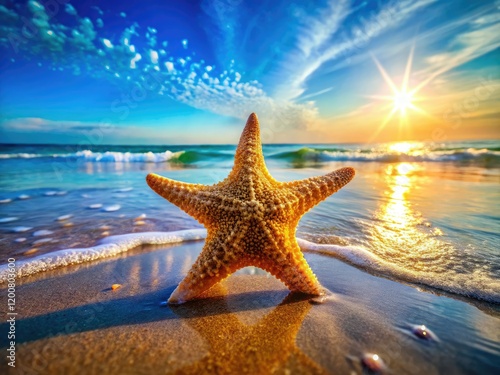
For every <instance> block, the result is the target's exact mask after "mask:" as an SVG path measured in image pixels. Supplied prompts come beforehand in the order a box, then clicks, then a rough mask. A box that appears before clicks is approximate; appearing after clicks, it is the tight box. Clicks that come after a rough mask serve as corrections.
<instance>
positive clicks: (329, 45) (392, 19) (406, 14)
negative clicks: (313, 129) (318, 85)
mask: <svg viewBox="0 0 500 375" xmlns="http://www.w3.org/2000/svg"><path fill="white" fill-rule="evenodd" d="M435 1H436V0H417V1H413V0H400V1H392V2H390V3H388V4H387V5H385V6H383V7H382V8H381V9H379V10H378V11H377V12H375V13H373V14H371V15H370V16H369V17H368V18H362V19H361V21H360V22H359V23H355V24H354V25H346V26H345V29H344V30H343V33H342V39H341V38H336V39H337V40H341V41H340V42H339V41H337V40H332V37H333V36H334V35H335V33H336V32H337V31H338V30H339V28H340V26H341V25H342V22H343V21H344V20H345V19H346V17H347V16H348V15H349V14H350V12H353V10H349V5H348V3H347V2H336V3H334V4H337V5H336V6H332V7H331V8H330V9H329V12H326V15H323V18H322V19H319V20H317V22H315V23H312V24H311V25H310V26H309V31H307V32H306V31H304V33H305V35H310V34H311V33H314V32H316V29H317V28H318V25H321V24H323V25H329V24H331V25H332V27H326V29H327V31H323V32H322V33H320V36H319V37H317V38H307V37H305V38H304V37H301V38H299V41H298V47H299V49H300V50H301V51H304V50H305V51H307V52H308V53H307V54H304V58H303V59H302V60H301V61H299V62H298V61H297V57H296V55H292V56H291V58H290V61H289V62H288V66H292V67H294V68H293V72H292V76H291V85H289V86H291V87H292V89H290V87H289V86H288V87H283V89H282V90H281V92H286V91H287V90H288V92H289V93H290V94H289V96H290V97H297V96H299V95H300V94H301V93H302V92H304V89H305V85H306V82H307V80H308V79H309V78H310V77H311V76H312V75H313V74H315V73H316V72H317V71H318V70H319V69H320V68H321V67H322V66H323V65H324V64H325V63H326V62H330V61H333V60H336V59H342V58H344V59H345V58H347V57H348V56H349V55H350V54H353V53H356V52H361V51H363V50H365V49H366V47H367V46H368V44H369V42H370V41H372V40H373V39H374V38H376V37H377V36H379V35H381V34H382V33H383V32H385V31H388V30H390V29H392V28H394V27H396V26H398V25H400V24H401V23H402V22H403V21H406V20H408V19H409V18H410V17H411V16H413V15H415V14H416V12H417V11H419V10H421V9H423V8H424V7H426V6H428V5H430V4H432V3H433V2H435ZM332 3H333V2H332ZM313 52H314V53H313ZM287 82H289V81H287Z"/></svg>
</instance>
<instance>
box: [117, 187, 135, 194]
mask: <svg viewBox="0 0 500 375" xmlns="http://www.w3.org/2000/svg"><path fill="white" fill-rule="evenodd" d="M132 190H134V188H133V187H126V188H123V189H117V190H116V191H117V192H118V193H126V192H127V191H132Z"/></svg>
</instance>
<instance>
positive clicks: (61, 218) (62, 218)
mask: <svg viewBox="0 0 500 375" xmlns="http://www.w3.org/2000/svg"><path fill="white" fill-rule="evenodd" d="M70 217H73V215H72V214H68V215H62V216H59V217H58V218H57V221H64V220H68V219H69V218H70Z"/></svg>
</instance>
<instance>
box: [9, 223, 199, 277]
mask: <svg viewBox="0 0 500 375" xmlns="http://www.w3.org/2000/svg"><path fill="white" fill-rule="evenodd" d="M206 235H207V232H206V230H204V229H190V230H181V231H176V232H144V233H130V234H123V235H117V236H110V237H107V238H105V239H103V240H101V241H100V242H99V244H98V245H97V246H93V247H89V248H80V249H65V250H59V251H55V252H52V253H48V254H43V255H39V256H37V257H35V258H32V259H27V260H21V261H18V262H16V272H17V277H24V276H29V275H34V274H36V273H39V272H44V271H49V270H53V269H55V268H59V267H65V266H69V265H72V264H79V263H84V262H90V261H93V260H97V259H102V258H108V257H112V256H115V255H117V254H120V253H123V252H126V251H128V250H130V249H133V248H135V247H137V246H140V245H153V244H170V243H178V242H184V241H194V240H201V239H204V238H205V237H206ZM9 272H10V271H9V269H8V268H7V265H6V264H3V265H0V283H3V282H5V281H6V280H7V275H8V273H9Z"/></svg>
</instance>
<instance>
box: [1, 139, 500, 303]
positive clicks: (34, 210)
mask: <svg viewBox="0 0 500 375" xmlns="http://www.w3.org/2000/svg"><path fill="white" fill-rule="evenodd" d="M235 147H236V146H234V145H187V146H170V145H167V146H116V145H110V146H105V145H100V146H95V147H94V146H93V147H89V146H88V145H85V147H81V146H78V145H64V146H61V145H5V144H4V145H1V146H0V168H1V171H2V179H1V180H0V230H1V232H2V239H1V241H0V262H1V263H2V264H5V263H6V262H7V259H8V258H11V257H14V258H15V259H16V261H18V262H20V261H21V262H24V263H23V264H25V265H26V267H25V271H26V270H31V271H29V272H28V271H26V272H27V273H30V272H39V271H43V270H44V269H48V268H50V267H47V264H48V263H50V262H52V263H53V261H54V259H55V258H56V257H59V258H58V259H59V260H58V261H59V263H58V264H60V265H69V264H72V263H75V262H80V261H82V260H81V259H76V258H75V251H74V250H72V249H82V248H89V249H90V250H89V251H91V253H92V257H91V258H92V259H96V258H98V257H99V256H100V255H99V253H100V252H101V253H102V254H105V253H106V251H107V252H109V247H106V246H102V245H101V246H100V247H99V246H97V245H99V244H105V243H109V242H110V238H111V239H113V241H114V242H115V244H118V245H117V246H118V247H117V248H115V250H116V249H120V250H119V251H124V250H126V249H128V248H130V247H131V246H132V245H133V246H135V245H136V244H137V243H138V242H137V241H136V242H134V241H135V240H137V238H138V237H137V236H142V237H140V241H139V242H141V241H142V242H148V241H149V240H151V241H152V240H154V238H153V237H155V236H156V237H158V236H160V237H161V236H162V234H161V233H158V232H171V231H181V232H178V233H179V234H178V235H177V237H176V241H182V240H184V239H189V238H193V236H194V237H196V236H198V237H203V231H199V229H201V228H202V227H201V225H200V224H199V223H197V222H196V221H195V220H194V219H192V218H191V217H189V216H188V215H187V214H185V213H184V212H182V211H181V210H180V209H178V208H177V207H175V206H174V205H172V204H170V203H169V202H167V201H166V200H164V199H162V198H161V197H159V196H158V195H156V194H155V193H154V192H153V191H152V190H151V189H150V188H149V187H148V186H147V184H146V182H145V177H146V175H147V174H148V173H150V172H154V173H158V174H160V175H163V176H166V177H169V178H172V179H176V180H180V181H185V182H193V183H202V184H214V183H217V182H218V181H220V180H222V179H223V178H225V177H226V176H227V174H228V173H229V171H230V169H231V167H232V163H233V156H234V152H235ZM263 152H264V156H265V159H266V163H267V166H268V169H269V171H270V173H271V174H272V175H273V177H274V178H276V179H277V180H280V181H290V180H294V179H302V178H307V177H310V176H315V175H320V174H325V173H327V172H328V171H331V170H334V169H337V168H341V167H346V166H351V167H354V168H355V169H356V177H355V178H354V180H353V181H352V182H350V183H349V184H348V185H347V186H345V187H344V188H343V189H342V190H341V191H339V192H338V193H336V194H334V195H333V196H331V197H330V198H328V199H327V200H326V201H324V202H322V203H321V204H319V205H318V206H316V207H315V208H314V209H312V210H311V211H310V212H309V213H307V214H306V215H305V216H304V217H303V218H302V220H301V221H300V223H299V227H298V230H297V237H299V238H301V239H302V240H303V241H301V246H302V248H303V249H304V250H305V251H316V252H320V253H321V254H322V255H323V256H332V257H336V258H338V259H340V260H342V261H344V262H346V263H348V264H351V265H354V266H356V267H358V268H359V269H361V270H363V271H365V272H368V273H372V274H375V275H378V276H383V277H386V278H390V279H392V280H395V281H399V282H403V283H410V284H412V285H417V286H418V287H419V288H424V289H425V290H428V291H431V292H436V293H444V294H449V295H451V296H456V297H458V298H464V299H466V300H471V301H474V300H482V301H486V302H493V303H500V237H499V229H500V226H499V224H500V206H499V202H500V199H499V198H500V189H499V187H500V184H499V183H500V141H470V142H447V143H439V144H431V143H419V142H403V143H391V144H373V145H366V144H325V145H318V144H309V145H307V144H303V145H298V144H293V145H291V144H289V145H264V146H263ZM142 232H156V233H153V234H149V235H138V234H137V233H142ZM121 235H128V237H127V236H121ZM115 236H118V237H115ZM131 236H132V237H131ZM134 236H136V237H134ZM148 236H150V237H151V238H149V239H148V238H147V237H148ZM163 236H164V235H163ZM134 238H135V240H133V239H134ZM152 238H153V239H152ZM160 242H161V241H160ZM131 244H132V245H131ZM134 244H135V245H134ZM120 246H121V247H120ZM61 250H63V251H62V252H61ZM56 251H57V253H55V252H56ZM116 251H118V250H116ZM54 254H57V256H53V255H54ZM103 256H104V255H103ZM61 259H62V260H61ZM44 262H45V265H44V266H38V268H37V267H35V266H34V265H35V264H40V263H42V264H43V263H44ZM333 277H334V275H333Z"/></svg>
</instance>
